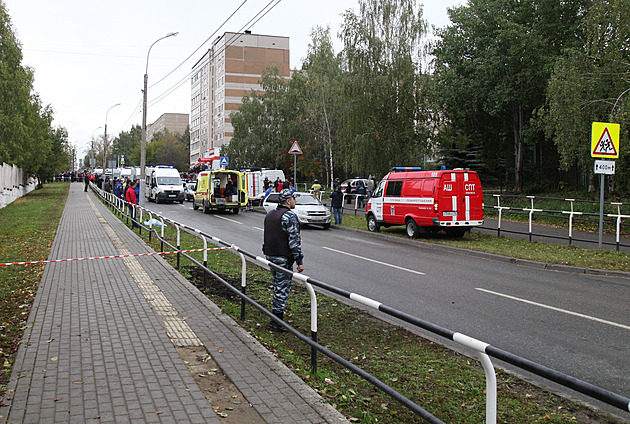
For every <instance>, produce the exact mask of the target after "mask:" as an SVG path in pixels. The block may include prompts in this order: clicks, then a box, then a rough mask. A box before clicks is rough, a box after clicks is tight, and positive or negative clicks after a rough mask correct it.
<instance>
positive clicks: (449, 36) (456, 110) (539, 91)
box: [433, 0, 590, 192]
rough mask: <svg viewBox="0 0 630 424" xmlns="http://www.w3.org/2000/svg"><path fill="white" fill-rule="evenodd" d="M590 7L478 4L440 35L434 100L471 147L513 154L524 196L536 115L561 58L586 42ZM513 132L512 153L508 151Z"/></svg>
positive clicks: (454, 14) (501, 0) (458, 12)
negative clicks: (582, 37)
mask: <svg viewBox="0 0 630 424" xmlns="http://www.w3.org/2000/svg"><path fill="white" fill-rule="evenodd" d="M588 2H590V0H578V1H572V2H566V1H562V0H470V1H469V3H468V5H467V6H459V7H456V8H453V9H449V17H450V19H451V22H452V24H451V25H450V26H448V27H446V28H444V29H441V30H438V31H437V35H438V40H437V41H436V43H435V46H434V48H433V55H434V57H435V77H434V78H435V89H434V95H435V97H436V99H437V101H438V104H440V105H441V107H442V112H443V114H444V117H445V118H446V119H447V120H448V121H449V125H454V126H455V127H456V128H459V129H460V130H461V131H462V132H463V135H464V137H466V138H467V139H468V141H472V142H474V143H478V144H481V145H485V144H488V143H491V144H492V145H494V146H497V147H500V148H502V149H504V150H505V151H511V153H512V154H513V155H514V190H515V191H516V192H521V191H522V189H523V160H524V153H525V149H526V144H527V142H531V141H533V140H531V138H532V137H533V136H532V134H533V131H531V128H530V119H531V118H532V116H533V111H534V110H535V109H536V108H538V107H540V106H541V105H542V104H543V103H544V100H545V97H544V93H545V86H546V83H547V81H548V79H549V75H550V73H551V69H552V65H553V63H554V62H555V60H556V58H557V57H558V56H559V55H560V52H561V51H562V50H563V49H564V48H565V47H567V46H572V45H575V44H576V43H577V42H578V35H579V31H578V25H579V23H580V22H581V16H582V15H583V13H584V10H585V4H587V3H588ZM508 131H509V133H511V137H510V138H511V139H512V143H511V148H509V147H508V146H505V145H504V143H503V139H504V137H503V135H504V134H506V133H507V132H508ZM528 137H529V138H530V139H528Z"/></svg>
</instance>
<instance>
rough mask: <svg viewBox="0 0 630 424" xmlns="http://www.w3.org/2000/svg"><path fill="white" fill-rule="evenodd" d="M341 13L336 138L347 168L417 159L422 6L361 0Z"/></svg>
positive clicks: (426, 118)
mask: <svg viewBox="0 0 630 424" xmlns="http://www.w3.org/2000/svg"><path fill="white" fill-rule="evenodd" d="M359 8H360V12H361V15H360V16H359V15H355V14H354V13H353V12H352V11H347V12H346V13H345V14H344V24H343V27H342V31H341V37H342V39H343V42H344V47H345V49H344V52H343V56H344V62H345V63H346V66H347V73H346V75H345V80H344V95H345V98H346V99H350V100H349V101H347V102H346V109H345V114H344V122H343V123H344V125H343V129H342V131H341V137H340V138H341V139H342V140H343V143H344V146H343V148H344V150H345V151H346V152H348V153H349V154H350V156H349V157H348V158H347V161H348V168H347V170H346V171H347V172H346V174H348V173H356V174H364V175H365V174H377V175H382V174H384V173H386V172H387V171H388V170H389V168H391V167H392V166H396V165H398V166H400V165H418V164H422V160H423V156H424V153H425V152H426V151H427V150H428V147H429V142H430V141H429V140H430V136H431V131H430V130H429V128H430V127H431V125H430V115H429V110H428V108H427V104H428V103H427V99H426V97H425V93H424V87H425V83H424V77H423V76H422V74H421V68H420V60H421V58H422V56H421V40H422V37H424V35H425V23H424V21H423V20H422V9H421V8H420V7H418V6H417V5H416V2H415V1H413V0H388V1H376V0H366V1H361V2H360V5H359Z"/></svg>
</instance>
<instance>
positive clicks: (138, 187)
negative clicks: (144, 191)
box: [133, 180, 140, 205]
mask: <svg viewBox="0 0 630 424" xmlns="http://www.w3.org/2000/svg"><path fill="white" fill-rule="evenodd" d="M133 190H134V191H135V192H136V205H137V204H138V203H139V202H140V180H136V184H135V185H134V186H133Z"/></svg>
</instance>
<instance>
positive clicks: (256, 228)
mask: <svg viewBox="0 0 630 424" xmlns="http://www.w3.org/2000/svg"><path fill="white" fill-rule="evenodd" d="M254 229H255V230H260V231H265V229H264V228H260V227H254Z"/></svg>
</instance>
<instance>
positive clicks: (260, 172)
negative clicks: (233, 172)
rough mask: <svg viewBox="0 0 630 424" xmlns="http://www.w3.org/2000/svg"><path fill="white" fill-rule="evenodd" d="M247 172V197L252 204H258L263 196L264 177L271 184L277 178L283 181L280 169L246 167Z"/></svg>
mask: <svg viewBox="0 0 630 424" xmlns="http://www.w3.org/2000/svg"><path fill="white" fill-rule="evenodd" d="M245 173H246V174H247V177H246V178H247V197H249V199H250V200H251V201H252V204H254V205H259V204H261V203H262V201H263V200H264V197H265V184H264V183H265V178H267V180H269V182H270V183H271V184H272V185H273V182H274V181H276V179H277V178H280V181H284V172H283V171H282V170H281V169H268V168H260V169H256V168H254V169H246V170H245Z"/></svg>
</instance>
